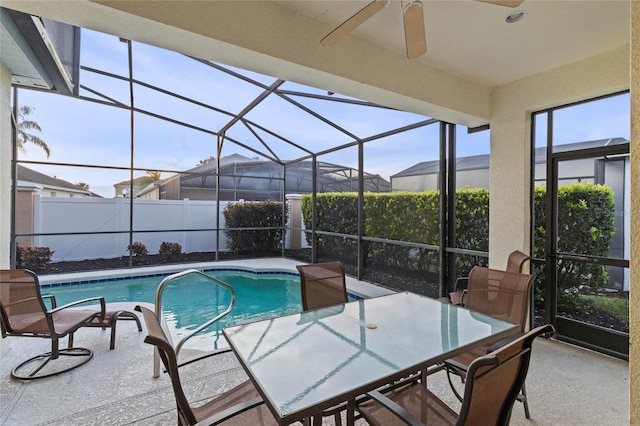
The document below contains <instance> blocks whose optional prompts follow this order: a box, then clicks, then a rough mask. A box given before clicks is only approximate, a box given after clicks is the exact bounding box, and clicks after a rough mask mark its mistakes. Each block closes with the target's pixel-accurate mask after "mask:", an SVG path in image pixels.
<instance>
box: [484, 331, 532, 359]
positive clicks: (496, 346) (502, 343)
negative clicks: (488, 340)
mask: <svg viewBox="0 0 640 426" xmlns="http://www.w3.org/2000/svg"><path fill="white" fill-rule="evenodd" d="M523 335H524V333H517V334H513V335H511V336H507V337H504V338H502V339H500V340H498V341H497V342H495V343H494V344H493V345H491V346H489V347H488V348H487V353H488V354H489V353H491V352H493V351H497V350H498V349H500V348H501V347H503V346H506V345H508V344H509V343H511V342H513V341H514V340H516V339H518V338H520V337H522V336H523Z"/></svg>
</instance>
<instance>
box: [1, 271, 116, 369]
mask: <svg viewBox="0 0 640 426" xmlns="http://www.w3.org/2000/svg"><path fill="white" fill-rule="evenodd" d="M47 297H48V296H42V294H41V293H40V283H39V282H38V277H37V275H36V274H35V273H33V272H31V271H29V270H25V269H3V270H1V271H0V325H1V326H2V337H3V338H4V337H7V336H20V337H40V338H44V339H50V340H51V352H46V353H43V354H40V355H37V356H35V357H33V358H30V359H28V360H26V361H24V362H23V363H21V364H20V365H18V366H17V367H15V368H14V369H13V370H12V371H11V376H12V377H14V378H17V379H23V380H32V379H41V378H44V377H49V376H53V375H56V374H60V373H63V372H66V371H69V370H72V369H74V368H77V367H79V366H81V365H82V364H84V363H86V362H87V361H89V360H90V359H91V357H92V356H93V352H92V351H91V350H90V349H85V348H75V347H73V333H75V332H76V331H77V330H78V329H79V328H80V327H83V326H85V325H86V324H88V323H90V322H91V321H93V320H94V319H95V318H99V319H104V314H105V303H104V298H102V297H94V298H90V299H83V300H79V301H76V302H72V303H69V304H66V305H64V306H59V307H53V308H51V309H48V308H47V305H46V304H45V302H44V299H45V298H47ZM96 301H98V302H100V309H99V310H98V309H92V310H85V309H69V308H71V307H72V306H77V305H80V304H85V303H89V302H96ZM65 336H68V337H69V340H68V347H67V348H66V349H59V340H60V338H63V337H65ZM62 356H64V357H68V359H71V358H76V359H77V360H79V362H70V363H69V362H63V361H59V362H57V363H55V366H54V363H52V364H50V362H51V361H54V360H57V359H58V358H60V357H62ZM47 366H50V367H51V368H45V367H47Z"/></svg>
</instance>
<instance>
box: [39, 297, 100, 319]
mask: <svg viewBox="0 0 640 426" xmlns="http://www.w3.org/2000/svg"><path fill="white" fill-rule="evenodd" d="M95 301H99V302H100V312H99V313H100V320H101V321H102V320H104V314H105V302H104V297H102V296H99V297H90V298H88V299H82V300H77V301H75V302H71V303H67V304H66V305H62V306H58V307H57V308H54V309H50V310H48V311H47V314H53V313H55V312H58V311H61V310H63V309H67V308H70V307H72V306H76V305H80V304H83V303H88V302H95Z"/></svg>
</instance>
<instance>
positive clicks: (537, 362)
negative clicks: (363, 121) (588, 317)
mask: <svg viewBox="0 0 640 426" xmlns="http://www.w3.org/2000/svg"><path fill="white" fill-rule="evenodd" d="M228 263H231V264H235V263H237V262H228ZM242 263H244V265H246V262H242ZM298 263H299V262H295V261H291V260H286V259H279V260H277V261H274V259H258V260H252V262H251V264H252V266H254V267H255V268H257V269H271V268H276V269H278V270H291V271H295V265H296V264H298ZM197 266H198V265H190V267H197ZM218 266H224V264H223V263H218ZM110 273H113V271H111V272H110ZM91 275H92V276H93V277H95V275H96V273H95V272H94V273H91ZM58 278H59V277H58ZM45 279H46V278H45ZM41 281H43V280H42V279H41ZM347 287H348V289H349V291H350V292H354V293H356V294H367V295H369V296H377V295H381V294H384V293H386V292H388V290H385V289H383V288H381V287H377V286H372V285H371V284H368V283H364V282H361V281H357V280H355V279H353V278H351V277H347ZM110 305H111V307H112V308H118V309H127V310H131V311H133V308H134V306H135V305H136V304H135V303H114V304H110ZM142 324H143V331H142V332H138V330H137V328H136V325H135V323H134V322H132V321H119V323H118V325H117V336H116V347H115V350H109V339H110V330H108V329H107V330H104V331H103V330H101V329H99V328H84V329H81V330H80V331H78V332H77V333H76V335H75V339H74V343H75V346H76V347H85V348H90V349H92V350H93V353H94V355H93V358H92V359H91V360H90V361H89V362H88V363H87V364H85V365H83V366H81V367H79V368H77V369H75V370H72V371H70V372H67V373H64V374H61V375H58V376H53V377H49V378H45V379H40V380H35V381H21V380H15V379H12V378H11V370H12V369H13V368H14V367H15V366H16V365H18V364H19V363H21V362H22V361H24V360H26V359H28V358H31V357H32V356H35V355H36V354H39V353H43V352H47V351H49V350H50V342H49V341H48V340H45V339H37V338H19V337H8V338H5V339H0V425H11V426H13V425H16V426H28V425H45V424H46V425H60V426H63V425H64V426H68V425H83V426H85V425H140V426H147V425H148V426H151V425H174V424H176V421H177V420H176V409H175V400H174V398H173V390H172V387H171V383H170V380H169V378H168V376H167V375H166V374H161V375H160V377H158V378H153V348H152V347H151V346H150V345H148V344H145V343H144V337H145V336H146V328H145V327H144V321H142ZM66 344H67V340H66V339H64V340H62V341H61V343H60V347H61V348H63V347H66ZM399 350H400V349H399ZM193 355H194V352H193V350H192V349H191V350H190V349H189V348H188V345H185V348H184V349H183V352H182V354H181V356H180V361H185V360H186V359H188V358H189V357H190V356H193ZM283 374H285V372H283ZM181 378H182V382H183V387H184V388H185V392H186V394H187V397H188V398H189V401H190V402H191V403H192V404H193V405H200V404H202V403H204V402H206V401H207V400H209V399H210V398H213V397H215V396H216V395H218V394H219V393H221V392H223V391H224V390H226V389H229V388H231V387H233V386H234V385H236V384H238V383H240V382H241V381H243V380H245V379H246V374H245V373H244V371H243V369H242V367H241V366H240V364H239V363H238V361H237V360H236V359H235V357H234V355H233V354H232V353H230V352H229V353H225V354H220V355H217V356H215V357H210V358H207V359H205V360H202V361H198V362H196V363H193V364H190V365H187V366H185V367H183V368H182V369H181ZM526 384H527V393H528V398H529V407H530V410H531V419H529V420H528V419H526V418H525V416H524V410H523V407H522V404H520V403H516V405H515V407H514V410H513V416H512V421H511V424H512V425H529V426H534V425H566V426H571V425H576V426H578V425H580V426H585V425H594V426H595V425H607V426H618V425H620V426H622V425H628V424H629V363H628V362H625V361H622V360H619V359H616V358H612V357H608V356H605V355H602V354H598V353H595V352H592V351H589V350H585V349H582V348H578V347H574V346H571V345H569V344H566V343H562V342H558V341H555V340H546V339H542V338H538V339H537V340H536V342H535V343H534V347H533V354H532V360H531V366H530V370H529V375H528V376H527V382H526ZM428 387H429V389H430V390H432V391H434V392H435V393H436V394H437V395H438V396H440V397H441V398H442V399H443V400H444V401H445V402H446V403H447V404H449V405H450V406H451V407H452V408H454V409H458V408H459V406H460V404H459V402H458V400H457V399H456V398H455V396H454V395H453V393H452V392H451V390H450V389H449V384H448V382H447V379H446V374H445V373H444V372H438V373H435V374H433V375H431V376H429V378H428ZM324 423H325V424H333V419H332V418H326V419H325V420H324ZM357 423H358V424H359V425H365V424H366V423H365V422H364V421H363V420H359V421H358V422H357Z"/></svg>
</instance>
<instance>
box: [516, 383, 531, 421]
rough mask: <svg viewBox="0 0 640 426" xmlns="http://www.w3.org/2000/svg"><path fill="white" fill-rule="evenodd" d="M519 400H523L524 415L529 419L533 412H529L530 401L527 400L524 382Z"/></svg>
mask: <svg viewBox="0 0 640 426" xmlns="http://www.w3.org/2000/svg"><path fill="white" fill-rule="evenodd" d="M518 401H520V402H522V405H523V407H524V416H525V417H526V418H527V419H530V418H531V414H530V413H529V401H527V389H526V388H525V385H524V383H523V384H522V390H521V391H520V394H519V395H518Z"/></svg>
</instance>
